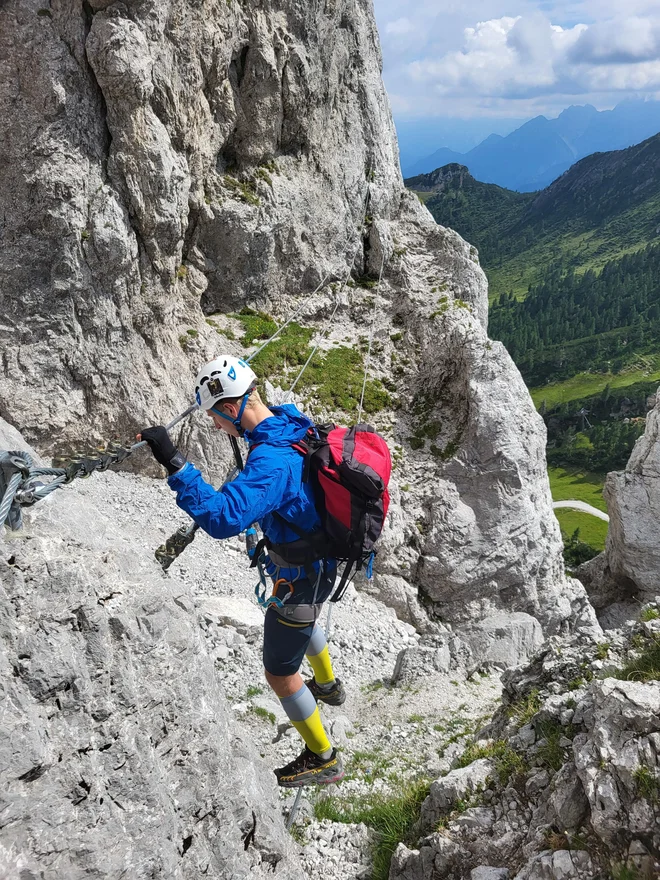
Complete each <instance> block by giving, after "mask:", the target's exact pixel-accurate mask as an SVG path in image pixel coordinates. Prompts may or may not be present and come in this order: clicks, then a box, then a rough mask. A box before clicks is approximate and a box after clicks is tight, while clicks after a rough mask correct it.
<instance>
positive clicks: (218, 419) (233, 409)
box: [206, 403, 239, 437]
mask: <svg viewBox="0 0 660 880" xmlns="http://www.w3.org/2000/svg"><path fill="white" fill-rule="evenodd" d="M218 408H219V409H221V410H222V412H223V413H225V414H226V415H227V416H229V418H230V419H235V418H236V417H237V416H238V407H237V406H235V405H234V404H233V403H223V404H222V405H221V406H219V407H218ZM206 412H207V414H208V415H209V416H210V417H211V419H213V424H214V425H215V427H216V428H217V429H218V430H219V431H224V432H225V434H229V435H230V436H232V437H238V436H239V434H238V431H237V430H236V428H235V426H234V425H232V423H231V422H228V421H227V419H223V418H222V416H219V415H218V414H217V413H215V412H213V411H212V410H210V409H207V410H206Z"/></svg>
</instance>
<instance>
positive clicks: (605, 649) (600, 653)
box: [596, 642, 610, 660]
mask: <svg viewBox="0 0 660 880" xmlns="http://www.w3.org/2000/svg"><path fill="white" fill-rule="evenodd" d="M609 656H610V643H609V642H599V643H598V644H597V645H596V659H597V660H607V658H608V657H609Z"/></svg>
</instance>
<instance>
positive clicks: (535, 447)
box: [0, 0, 593, 646]
mask: <svg viewBox="0 0 660 880" xmlns="http://www.w3.org/2000/svg"><path fill="white" fill-rule="evenodd" d="M0 58H1V59H3V60H2V61H0V64H2V70H1V76H0V82H1V83H2V85H1V88H2V93H1V99H0V100H1V104H0V109H1V110H2V114H3V119H5V120H6V121H8V124H6V125H5V126H3V129H2V132H1V133H0V192H2V206H3V216H4V225H3V231H2V236H3V238H2V245H3V246H2V251H1V255H0V285H1V291H2V325H1V326H0V334H1V339H2V346H3V363H2V367H3V368H2V374H1V375H0V414H1V415H2V416H4V417H5V418H6V419H7V420H8V421H9V422H11V423H12V424H14V425H15V426H19V427H20V428H21V430H22V431H23V432H24V433H25V435H26V436H27V438H28V439H29V440H31V441H32V442H34V443H37V444H38V445H39V446H40V448H42V449H44V450H46V451H47V450H50V449H52V448H53V446H55V445H61V444H64V445H66V444H68V445H69V446H70V445H72V444H73V443H74V442H78V440H79V438H80V437H85V438H91V439H97V438H98V439H100V438H101V437H107V436H108V435H112V434H122V435H123V436H126V435H129V434H130V432H131V431H133V430H134V429H135V428H138V427H140V426H142V425H143V424H144V423H145V422H147V421H152V420H156V421H158V422H162V421H165V420H166V414H170V413H175V412H178V411H180V410H181V409H183V407H184V406H185V405H186V404H187V403H188V402H189V399H190V394H191V380H192V376H193V375H194V370H195V366H196V365H198V364H199V363H200V362H203V361H204V360H205V359H206V358H208V357H210V356H212V355H213V354H215V353H216V352H217V351H218V350H219V349H225V348H229V349H230V350H233V351H235V352H236V353H238V352H240V351H241V346H240V344H239V343H237V342H232V341H231V340H228V339H227V338H226V337H223V336H222V333H221V332H218V331H217V330H216V329H212V328H211V326H210V325H209V324H207V323H206V321H205V316H206V315H208V314H210V313H217V312H223V313H225V312H227V311H228V310H231V309H236V308H239V307H240V306H242V305H245V304H249V305H252V306H257V307H261V308H264V309H267V310H268V311H269V312H271V313H272V314H274V315H275V316H278V317H284V316H288V315H289V314H290V313H291V310H292V307H293V305H294V304H296V305H297V304H298V303H299V299H298V298H297V297H296V295H297V294H299V293H303V294H309V293H310V292H311V291H312V290H313V289H314V288H315V287H316V286H317V285H319V284H320V283H321V282H322V281H324V280H325V279H326V278H327V282H328V283H327V284H325V286H323V285H322V286H321V289H320V291H319V292H318V293H317V294H316V295H315V296H314V297H311V296H309V298H308V301H307V302H306V303H305V301H304V300H303V303H302V305H303V306H304V308H303V320H304V321H305V322H306V323H308V324H311V325H312V326H318V322H319V321H320V320H321V319H323V318H325V317H326V316H327V315H328V314H329V309H330V307H331V306H333V305H334V303H335V297H336V295H337V291H336V289H333V287H332V286H331V282H337V281H338V280H340V279H341V278H343V277H344V276H345V275H346V273H347V271H349V270H351V269H352V270H353V272H354V275H355V276H356V277H357V278H359V277H360V276H362V275H367V276H369V277H370V278H371V279H373V278H375V277H377V276H378V274H379V270H380V267H381V266H383V265H384V278H383V284H382V286H381V288H380V289H379V290H378V292H377V294H373V293H371V292H365V291H364V290H361V289H356V290H355V291H350V289H349V291H348V293H349V294H350V295H349V296H344V295H343V294H342V296H343V299H342V300H341V302H340V303H339V308H338V311H337V316H336V321H335V327H334V328H333V333H332V334H331V336H330V339H329V341H328V343H327V344H328V345H331V344H332V343H333V342H334V343H339V342H340V341H341V340H344V339H348V340H350V342H351V344H353V345H356V344H357V343H358V341H359V337H360V333H365V332H366V331H367V330H368V327H369V323H370V320H371V314H372V312H373V309H372V308H371V306H370V300H373V299H374V296H376V302H375V306H376V308H377V313H376V314H377V318H376V341H377V346H376V348H375V350H374V358H373V361H372V368H373V372H374V375H375V376H376V377H381V378H387V379H388V380H389V381H390V383H391V384H392V385H393V387H394V388H395V396H393V398H392V400H391V407H389V408H387V407H386V409H385V410H384V411H382V412H381V413H380V414H379V415H377V416H375V418H376V423H377V425H378V427H380V428H381V429H382V430H384V431H385V432H386V433H388V436H389V437H390V439H391V441H392V443H393V446H394V447H395V450H396V452H397V455H396V461H397V469H396V471H395V480H396V481H397V483H398V485H399V486H400V488H401V491H398V489H397V487H396V486H395V490H394V494H395V503H394V505H393V513H392V517H391V521H390V522H391V524H390V527H389V530H388V534H387V536H386V539H385V542H384V552H383V553H382V555H381V557H380V561H379V568H380V571H379V577H380V580H379V581H377V588H378V589H379V590H382V592H383V595H385V596H386V597H387V598H388V601H390V602H391V604H392V605H394V607H396V608H397V609H398V610H399V613H400V614H401V615H402V616H404V617H406V616H407V617H409V618H410V617H413V618H417V619H419V615H420V613H421V612H420V605H419V600H421V601H422V602H423V603H426V604H427V605H428V607H429V608H430V609H431V610H432V612H433V614H434V615H436V614H439V615H440V616H441V617H442V619H443V620H445V621H447V622H452V623H457V624H460V625H465V624H467V623H468V622H470V621H474V620H475V619H477V620H479V619H481V618H483V617H484V616H486V615H488V614H491V613H493V612H495V611H502V612H516V614H518V615H519V618H518V619H517V622H516V627H518V628H519V627H520V625H521V624H520V615H527V618H526V621H527V624H526V627H527V632H526V635H525V637H524V638H523V642H525V643H526V644H528V645H530V646H534V645H536V644H538V640H539V638H540V636H541V631H540V630H539V629H538V624H537V623H536V620H535V618H537V619H538V620H539V621H540V622H541V624H542V626H543V628H544V630H545V631H546V632H552V631H555V630H557V629H559V628H561V627H562V626H564V625H574V624H575V623H576V622H577V623H578V624H585V625H587V626H590V625H592V624H593V617H592V616H591V615H590V610H589V608H588V606H587V605H586V602H585V594H584V591H583V590H582V587H581V586H580V585H579V584H576V583H575V582H568V581H566V580H565V578H564V574H563V564H562V559H561V540H560V534H559V529H558V526H557V523H556V520H555V519H554V516H553V514H552V510H551V503H550V493H549V485H548V481H547V476H546V471H545V459H544V443H545V432H544V428H543V425H542V422H541V420H540V418H539V417H538V416H537V414H536V413H535V411H534V408H533V406H532V403H531V400H530V398H529V395H528V394H527V391H526V389H525V387H524V384H523V383H522V380H521V379H520V376H519V374H518V371H517V370H516V368H515V366H514V365H513V363H512V361H511V359H510V358H509V356H508V355H507V353H506V352H505V350H504V349H503V348H502V346H501V345H499V344H494V343H491V342H490V341H489V340H488V337H487V333H486V318H487V290H486V281H485V276H484V274H483V272H482V271H481V269H480V267H479V264H478V257H477V254H476V251H475V250H474V249H473V248H470V247H469V245H468V244H466V243H465V242H464V241H463V240H462V239H460V237H459V236H457V235H456V234H455V233H453V232H451V231H449V230H446V229H443V228H441V227H437V226H436V225H435V223H434V222H433V220H432V218H431V217H430V215H429V214H428V212H427V211H426V210H425V209H424V208H422V206H421V205H420V204H419V203H418V201H417V200H416V198H415V197H413V196H412V195H411V194H410V193H407V192H406V191H405V190H404V188H403V186H402V182H401V178H400V172H399V168H398V156H397V147H396V139H395V135H394V130H393V126H392V120H391V115H390V111H389V106H388V102H387V98H386V95H385V92H384V89H383V85H382V82H381V79H380V54H379V47H378V40H377V34H376V30H375V24H374V18H373V11H372V8H371V2H370V0H315V2H313V3H299V2H293V0H264V2H260V3H253V2H241V3H239V2H236V0H195V2H192V0H159V2H153V0H132V2H124V3H122V2H107V0H91V2H87V0H52V2H51V3H50V5H48V6H47V5H44V3H43V0H26V2H23V0H22V2H18V0H6V2H4V3H3V4H2V5H1V7H0ZM395 361H396V364H395ZM395 367H396V369H395ZM393 373H394V375H393ZM311 396H313V394H312V395H311ZM330 415H332V413H330ZM337 415H338V416H339V417H342V418H350V417H351V414H350V413H348V414H347V413H343V414H341V413H338V414H337ZM199 421H200V422H201V421H203V420H202V419H199ZM186 437H187V439H188V445H189V447H190V449H191V450H192V451H193V453H194V454H195V456H196V457H197V458H198V457H199V455H200V454H202V455H206V456H207V458H208V459H209V460H211V461H212V460H213V458H214V457H216V458H217V457H218V456H219V455H222V454H223V453H222V452H221V451H220V448H219V445H218V443H217V440H216V441H214V440H213V439H211V438H210V437H209V436H208V435H207V434H206V432H205V429H204V428H203V427H202V426H201V425H200V426H199V427H197V428H196V429H195V430H194V432H193V435H192V436H189V434H186ZM202 463H204V462H202ZM406 486H407V487H408V489H407V490H406V489H404V487H406ZM480 638H481V637H480V635H479V634H478V633H477V634H476V636H475V637H474V639H473V641H474V643H475V644H479V643H480Z"/></svg>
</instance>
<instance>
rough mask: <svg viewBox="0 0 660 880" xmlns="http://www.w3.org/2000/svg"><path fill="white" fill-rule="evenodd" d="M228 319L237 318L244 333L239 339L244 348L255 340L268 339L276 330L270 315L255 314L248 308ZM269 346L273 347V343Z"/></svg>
mask: <svg viewBox="0 0 660 880" xmlns="http://www.w3.org/2000/svg"><path fill="white" fill-rule="evenodd" d="M230 317H232V318H238V320H239V321H240V322H241V324H242V325H243V329H244V330H245V332H244V333H243V336H242V337H241V345H244V346H245V347H246V348H247V347H248V346H250V345H252V343H253V342H255V341H256V340H257V339H259V340H265V339H268V338H269V337H271V336H272V335H273V333H275V331H276V330H277V324H276V323H275V321H274V320H273V319H272V318H271V317H270V315H266V314H265V313H264V312H256V311H255V310H254V309H251V308H249V307H248V306H244V307H243V308H242V309H241V311H240V312H239V313H238V314H231V315H230ZM271 345H275V342H272V343H271ZM269 347H270V346H269Z"/></svg>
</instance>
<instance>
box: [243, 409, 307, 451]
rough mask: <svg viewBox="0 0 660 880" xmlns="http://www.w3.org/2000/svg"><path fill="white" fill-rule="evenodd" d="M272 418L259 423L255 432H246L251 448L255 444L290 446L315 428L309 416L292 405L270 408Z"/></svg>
mask: <svg viewBox="0 0 660 880" xmlns="http://www.w3.org/2000/svg"><path fill="white" fill-rule="evenodd" d="M270 411H271V412H272V414H273V415H272V416H271V417H270V418H268V419H264V420H263V422H259V424H258V425H257V427H256V428H255V429H254V431H246V432H245V437H246V439H247V441H248V443H249V444H250V446H252V445H254V444H255V443H267V444H268V445H269V446H290V445H291V444H292V443H297V442H298V440H302V438H303V437H304V436H305V434H306V433H307V431H308V430H309V429H310V428H311V427H313V422H311V421H310V420H309V419H308V418H307V416H304V415H303V414H302V413H301V412H300V411H299V410H298V409H297V408H296V407H295V406H294V405H293V404H292V403H285V404H283V405H282V406H272V407H270Z"/></svg>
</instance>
